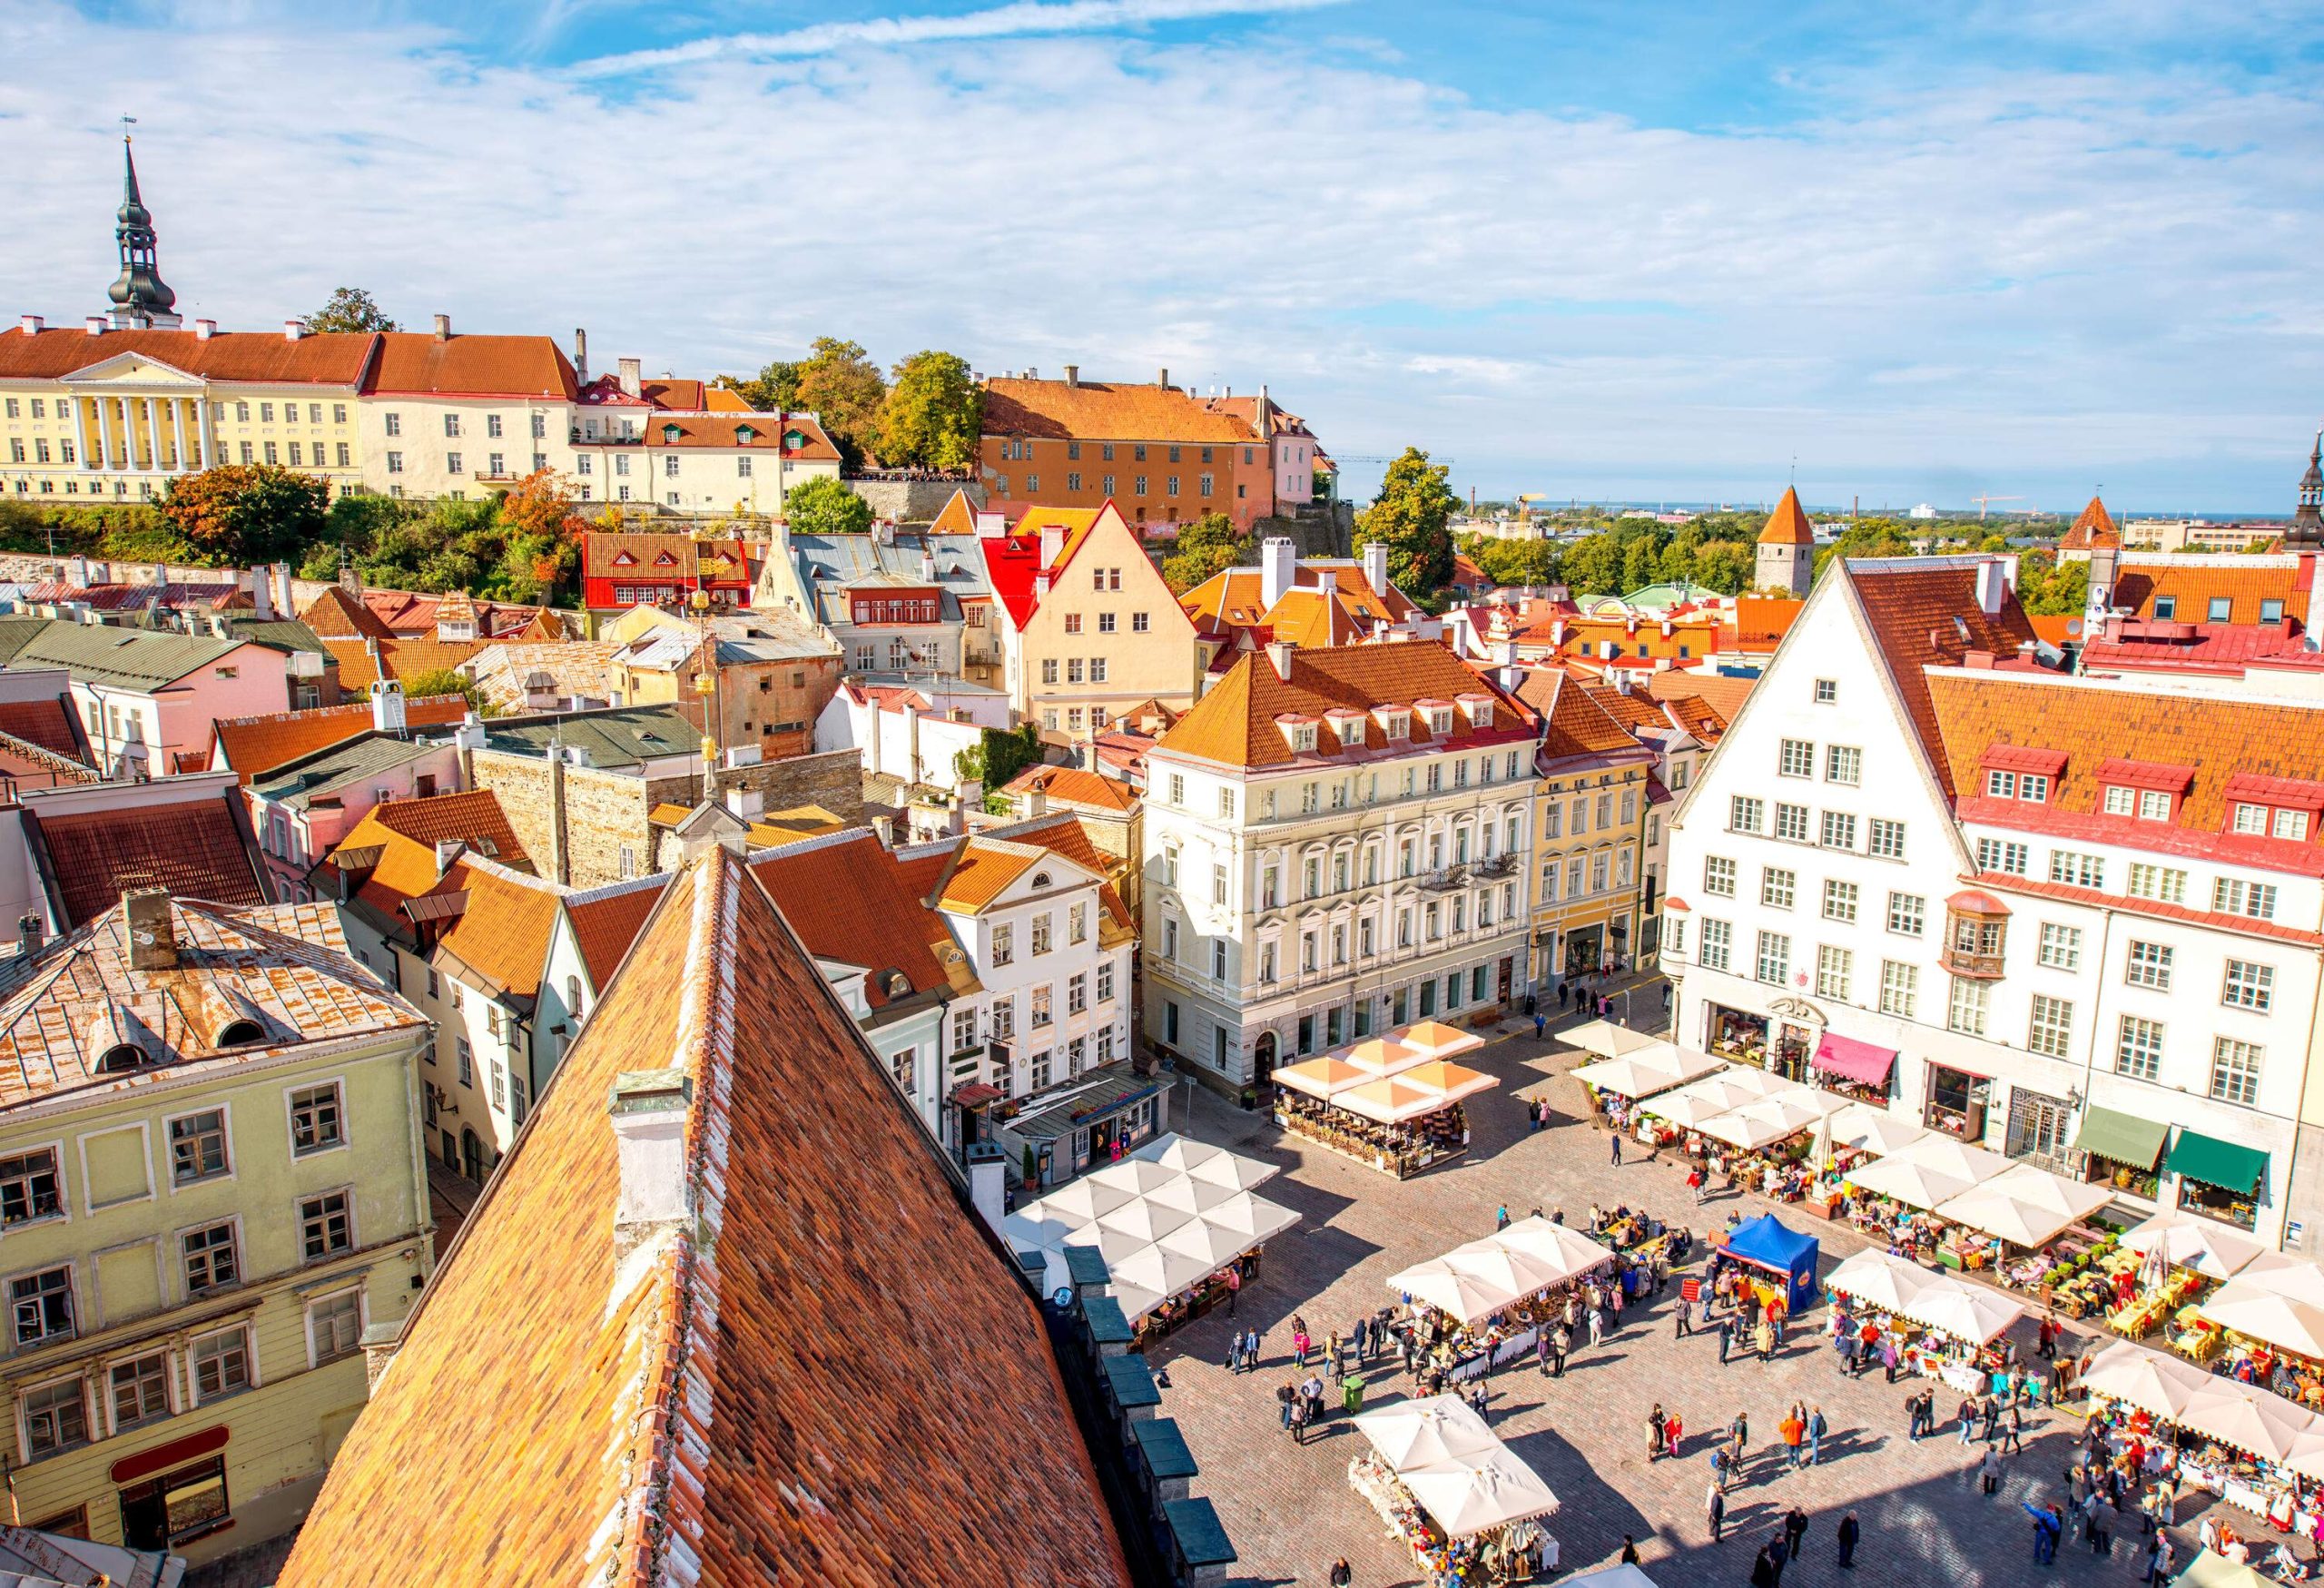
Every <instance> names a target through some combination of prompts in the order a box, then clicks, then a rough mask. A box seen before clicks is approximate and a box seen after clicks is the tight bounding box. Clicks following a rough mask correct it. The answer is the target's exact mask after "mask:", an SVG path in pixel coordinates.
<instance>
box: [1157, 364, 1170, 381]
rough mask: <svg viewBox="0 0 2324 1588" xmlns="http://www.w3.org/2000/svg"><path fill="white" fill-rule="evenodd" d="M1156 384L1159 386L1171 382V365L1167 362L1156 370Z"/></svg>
mask: <svg viewBox="0 0 2324 1588" xmlns="http://www.w3.org/2000/svg"><path fill="white" fill-rule="evenodd" d="M1154 384H1155V385H1157V386H1167V385H1169V384H1170V367H1169V366H1168V365H1167V364H1165V365H1164V366H1163V367H1162V368H1161V369H1160V370H1158V371H1157V372H1156V374H1155V377H1154Z"/></svg>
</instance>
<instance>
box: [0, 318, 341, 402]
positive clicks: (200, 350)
mask: <svg viewBox="0 0 2324 1588" xmlns="http://www.w3.org/2000/svg"><path fill="white" fill-rule="evenodd" d="M375 340H377V339H376V338H374V337H373V336H372V335H371V334H370V333H369V332H367V331H335V332H324V333H321V334H320V335H310V336H302V337H300V339H299V340H296V341H292V340H291V339H290V338H288V337H286V336H284V335H283V334H282V333H281V332H280V331H274V332H271V333H269V332H263V331H223V332H220V333H218V334H215V335H212V336H210V337H206V338H205V337H203V336H202V335H201V334H200V333H199V332H196V331H192V330H158V329H157V330H107V331H105V332H104V334H103V335H102V336H91V335H90V334H89V333H88V332H87V331H86V330H84V329H83V328H81V327H79V326H74V327H73V328H71V329H69V330H67V329H64V328H57V327H52V328H50V329H48V330H40V331H26V330H22V329H16V330H7V331H0V380H61V379H63V378H64V377H65V376H68V375H71V374H73V373H74V372H75V371H77V370H86V369H88V368H90V367H91V366H92V365H95V364H102V363H104V362H106V361H108V360H113V359H117V358H120V357H121V356H123V354H129V353H133V354H136V355H137V356H138V357H140V358H145V359H152V360H155V361H157V362H160V363H163V364H166V365H168V366H169V367H170V368H171V369H172V370H184V371H185V372H186V373H187V374H189V375H199V376H202V377H203V378H204V379H206V380H229V381H250V382H260V383H265V384H269V385H274V384H314V385H319V386H345V387H350V388H351V387H354V386H356V385H358V384H359V382H360V381H361V380H362V379H363V371H364V370H365V368H366V367H367V366H368V365H369V362H370V360H371V356H372V344H373V342H374V341H375Z"/></svg>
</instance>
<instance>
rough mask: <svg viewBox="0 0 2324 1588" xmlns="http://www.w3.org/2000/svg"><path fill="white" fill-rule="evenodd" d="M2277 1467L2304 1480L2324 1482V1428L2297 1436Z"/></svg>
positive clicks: (2314, 1429) (2313, 1429)
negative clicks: (2310, 1479)
mask: <svg viewBox="0 0 2324 1588" xmlns="http://www.w3.org/2000/svg"><path fill="white" fill-rule="evenodd" d="M2277 1465H2280V1466H2282V1467H2283V1468H2284V1469H2285V1470H2286V1471H2288V1472H2296V1473H2298V1474H2299V1475H2300V1476H2302V1477H2304V1478H2315V1479H2317V1480H2318V1481H2319V1482H2324V1426H2319V1427H2316V1428H2311V1429H2309V1431H2308V1432H2307V1433H2305V1434H2299V1435H2294V1436H2293V1438H2292V1442H2291V1448H2290V1450H2288V1451H2286V1452H2285V1453H2284V1458H2283V1460H2282V1461H2281V1462H2280V1463H2278V1464H2277Z"/></svg>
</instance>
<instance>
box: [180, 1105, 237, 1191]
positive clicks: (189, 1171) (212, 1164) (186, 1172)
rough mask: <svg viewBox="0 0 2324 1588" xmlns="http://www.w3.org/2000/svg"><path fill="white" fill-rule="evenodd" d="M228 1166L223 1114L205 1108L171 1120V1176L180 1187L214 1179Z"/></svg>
mask: <svg viewBox="0 0 2324 1588" xmlns="http://www.w3.org/2000/svg"><path fill="white" fill-rule="evenodd" d="M227 1169H228V1163H227V1156H226V1114H225V1110H222V1109H205V1110H202V1112H201V1113H198V1114H187V1115H185V1116H183V1117H182V1118H180V1119H172V1120H171V1121H170V1178H171V1179H172V1180H173V1181H174V1182H176V1183H177V1184H179V1185H181V1186H191V1185H193V1184H195V1183H197V1182H198V1181H202V1180H209V1179H217V1178H218V1177H219V1176H221V1175H222V1174H225V1173H226V1172H227Z"/></svg>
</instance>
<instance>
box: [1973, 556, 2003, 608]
mask: <svg viewBox="0 0 2324 1588" xmlns="http://www.w3.org/2000/svg"><path fill="white" fill-rule="evenodd" d="M2008 573H2009V569H2008V567H2007V565H2006V564H2004V562H2003V561H2002V559H2001V558H1999V557H1987V558H1985V560H1984V561H1983V562H1981V563H1979V564H1978V565H1977V610H1978V611H1980V612H1983V613H1984V615H1985V616H1988V617H1991V616H1993V615H1994V613H1996V612H1999V611H2000V610H2001V598H2002V597H2003V596H2004V595H2005V594H2006V593H2007V592H2008V589H2009V581H2008Z"/></svg>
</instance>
